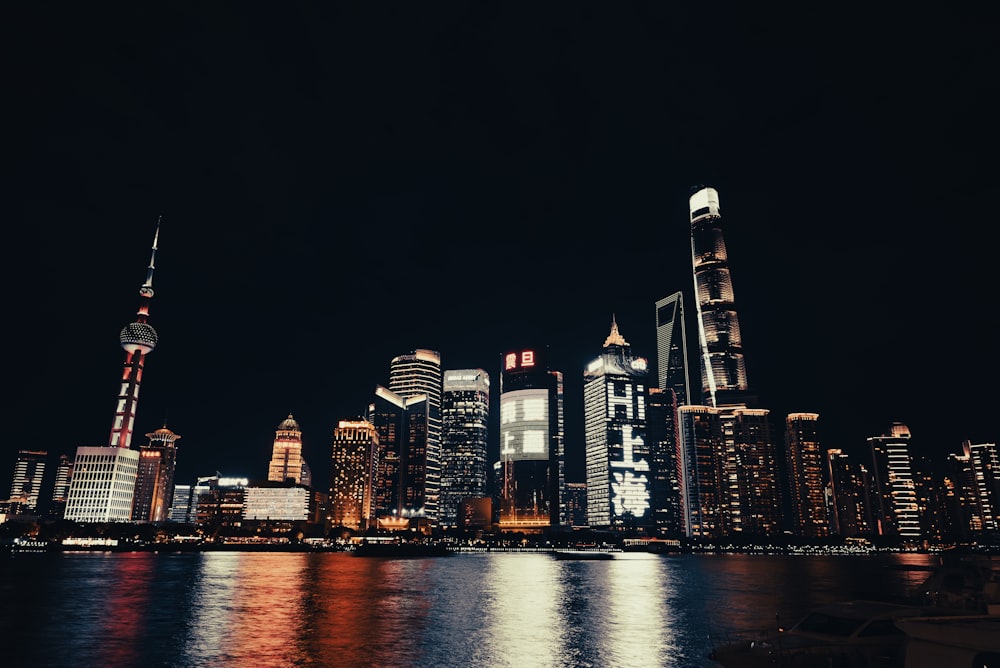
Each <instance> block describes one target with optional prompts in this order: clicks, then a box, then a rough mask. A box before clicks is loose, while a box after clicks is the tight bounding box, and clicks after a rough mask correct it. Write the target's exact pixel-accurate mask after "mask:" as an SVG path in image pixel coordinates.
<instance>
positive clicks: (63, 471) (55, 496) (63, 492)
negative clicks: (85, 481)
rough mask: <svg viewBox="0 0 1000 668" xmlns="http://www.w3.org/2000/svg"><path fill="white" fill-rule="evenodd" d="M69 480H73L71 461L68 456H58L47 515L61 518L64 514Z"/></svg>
mask: <svg viewBox="0 0 1000 668" xmlns="http://www.w3.org/2000/svg"><path fill="white" fill-rule="evenodd" d="M71 480H73V460H72V459H71V458H70V456H69V455H59V462H58V463H57V464H56V477H55V482H54V483H53V485H52V506H51V507H50V508H49V515H51V516H52V517H62V516H63V515H64V514H65V512H66V499H67V497H68V496H69V484H70V481H71Z"/></svg>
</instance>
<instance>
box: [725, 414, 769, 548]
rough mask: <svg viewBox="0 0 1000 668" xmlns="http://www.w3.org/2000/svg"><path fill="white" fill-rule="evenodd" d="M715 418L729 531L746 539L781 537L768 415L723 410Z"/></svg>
mask: <svg viewBox="0 0 1000 668" xmlns="http://www.w3.org/2000/svg"><path fill="white" fill-rule="evenodd" d="M719 414H720V417H721V420H722V433H723V443H724V444H725V445H724V449H725V453H726V462H725V468H724V475H725V478H726V481H727V485H726V491H727V492H728V493H729V506H730V518H731V520H732V524H731V526H730V530H731V531H732V532H734V533H741V534H743V535H748V536H760V537H772V536H777V535H778V534H780V533H781V519H782V517H781V515H782V513H781V488H780V486H779V485H780V483H779V480H778V461H777V452H776V451H775V447H774V442H773V441H772V439H771V423H770V418H769V414H770V411H769V410H767V409H765V408H743V407H726V408H722V409H720V411H719Z"/></svg>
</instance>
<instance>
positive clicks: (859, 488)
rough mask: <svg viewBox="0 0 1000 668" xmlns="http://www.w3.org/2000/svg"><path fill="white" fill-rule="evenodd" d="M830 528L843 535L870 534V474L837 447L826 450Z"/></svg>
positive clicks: (849, 536)
mask: <svg viewBox="0 0 1000 668" xmlns="http://www.w3.org/2000/svg"><path fill="white" fill-rule="evenodd" d="M826 461H827V467H828V477H829V479H830V482H829V488H828V491H827V499H828V505H829V508H830V511H829V517H830V531H831V533H832V534H834V535H837V536H841V537H843V538H862V537H868V536H871V535H872V515H871V498H870V494H869V490H870V489H871V476H870V474H869V473H868V470H867V469H866V468H865V467H864V466H863V465H861V464H858V463H856V462H852V461H851V459H850V457H849V456H848V455H847V454H845V453H844V451H843V450H841V449H840V448H830V449H828V450H827V451H826Z"/></svg>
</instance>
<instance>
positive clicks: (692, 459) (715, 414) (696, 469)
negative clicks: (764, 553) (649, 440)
mask: <svg viewBox="0 0 1000 668" xmlns="http://www.w3.org/2000/svg"><path fill="white" fill-rule="evenodd" d="M677 420H678V431H679V432H680V446H681V447H680V461H679V462H678V467H679V469H680V472H681V473H680V495H681V519H682V524H683V529H684V535H685V536H687V537H688V538H719V537H722V536H724V535H726V534H727V533H728V532H729V525H730V518H729V514H730V513H729V505H728V503H726V501H727V500H728V499H727V498H725V497H724V496H723V491H724V490H726V489H727V488H728V481H727V479H726V477H725V475H724V463H725V461H726V457H725V452H724V441H723V434H722V420H721V418H720V415H719V409H718V408H713V407H711V406H694V405H688V406H678V407H677Z"/></svg>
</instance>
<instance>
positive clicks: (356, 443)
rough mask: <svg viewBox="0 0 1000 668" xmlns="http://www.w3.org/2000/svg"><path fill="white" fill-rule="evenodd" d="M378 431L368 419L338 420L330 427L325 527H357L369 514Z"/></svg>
mask: <svg viewBox="0 0 1000 668" xmlns="http://www.w3.org/2000/svg"><path fill="white" fill-rule="evenodd" d="M378 449H379V439H378V432H377V431H376V429H375V425H373V424H372V423H371V422H369V421H368V420H363V419H362V420H340V421H339V422H338V423H337V427H336V428H335V429H334V430H333V446H332V450H331V452H332V455H331V458H330V495H329V498H328V500H327V517H326V524H327V528H330V527H347V528H349V529H354V530H360V529H366V528H368V526H369V523H370V522H371V518H372V508H373V498H374V483H375V479H376V478H375V462H376V457H377V453H378Z"/></svg>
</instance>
